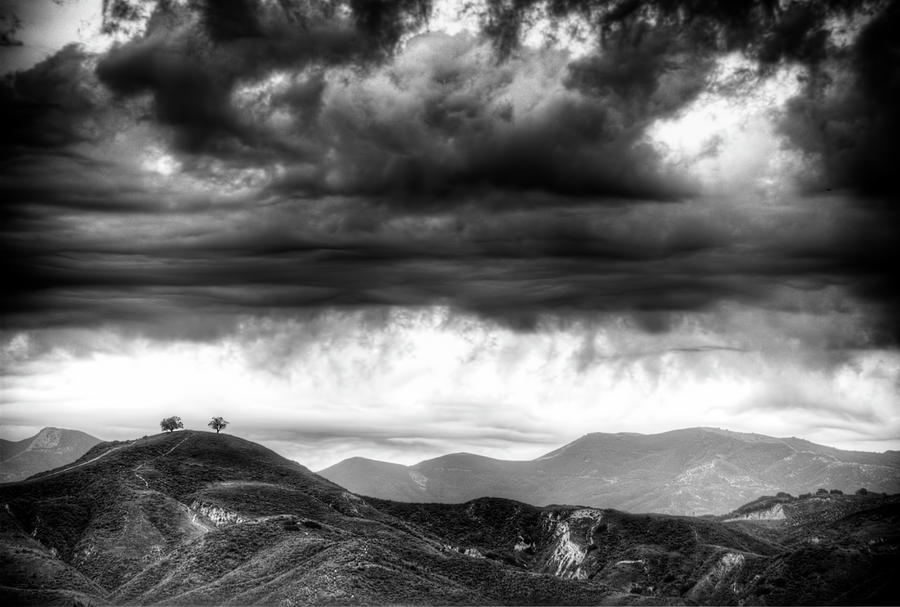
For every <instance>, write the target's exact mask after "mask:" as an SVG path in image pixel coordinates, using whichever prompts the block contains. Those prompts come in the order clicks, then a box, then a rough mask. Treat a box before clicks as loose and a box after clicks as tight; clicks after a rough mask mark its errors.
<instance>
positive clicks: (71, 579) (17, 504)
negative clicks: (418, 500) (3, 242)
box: [0, 431, 900, 605]
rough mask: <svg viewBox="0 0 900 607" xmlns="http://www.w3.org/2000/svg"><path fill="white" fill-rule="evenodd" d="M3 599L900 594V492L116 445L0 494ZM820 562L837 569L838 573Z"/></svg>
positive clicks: (491, 599)
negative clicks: (539, 496)
mask: <svg viewBox="0 0 900 607" xmlns="http://www.w3.org/2000/svg"><path fill="white" fill-rule="evenodd" d="M0 505H2V508H0V600H3V601H4V602H5V603H7V604H10V603H11V604H60V605H61V604H66V605H71V604H81V605H85V604H96V605H100V604H105V603H111V604H185V605H201V604H225V603H232V604H284V605H297V604H323V603H327V604H335V603H339V604H397V603H405V604H557V605H559V604H684V603H688V604H736V603H738V602H741V603H743V604H772V603H791V602H797V601H798V600H801V599H802V602H812V603H829V602H835V601H836V602H839V603H840V602H843V603H884V602H892V601H895V600H896V598H897V597H898V596H900V595H898V584H897V581H896V579H895V578H896V576H895V575H893V571H895V570H896V567H897V565H898V564H900V563H898V555H900V550H898V548H900V537H898V532H897V529H898V526H897V522H898V520H897V519H898V514H900V499H898V498H897V497H887V496H883V495H875V494H868V495H851V496H845V495H838V494H831V493H826V494H818V495H814V496H806V497H803V498H793V497H789V496H786V495H780V496H775V497H768V498H762V499H759V500H756V501H754V502H752V503H750V504H747V505H745V506H744V507H742V508H741V509H739V510H736V511H735V512H732V513H730V514H729V515H728V516H727V517H719V518H715V517H707V518H696V517H680V516H670V515H658V514H654V515H639V514H628V513H625V512H621V511H617V510H611V509H597V508H584V507H573V506H554V507H548V508H539V507H535V506H531V505H528V504H524V503H521V502H515V501H511V500H505V499H499V498H489V499H478V500H473V501H469V502H467V503H463V504H410V503H400V502H390V501H384V500H378V499H374V498H362V497H359V496H357V495H355V494H352V493H350V492H348V491H346V490H345V489H344V488H342V487H340V486H339V485H336V484H335V483H333V482H331V481H328V480H327V479H325V478H323V477H321V476H318V475H316V474H314V473H312V472H310V471H309V470H308V469H306V468H304V467H303V466H301V465H300V464H297V463H296V462H292V461H290V460H287V459H284V458H282V457H280V456H278V455H277V454H275V453H274V452H272V451H270V450H268V449H266V448H264V447H262V446H260V445H256V444H254V443H251V442H249V441H246V440H243V439H240V438H237V437H234V436H228V435H217V434H212V433H208V432H193V431H185V432H175V433H171V434H161V435H156V436H151V437H146V438H143V439H138V440H134V441H128V442H122V443H101V444H99V445H97V446H95V447H94V448H93V449H92V450H91V451H90V452H88V453H87V454H85V455H84V456H83V457H82V458H81V459H80V460H79V461H77V462H75V463H73V464H70V465H68V466H65V467H63V468H59V469H56V470H53V471H49V472H45V473H43V474H40V475H38V476H35V477H32V478H30V479H28V480H25V481H20V482H16V483H10V484H6V485H3V486H2V487H0ZM823 564H824V565H823Z"/></svg>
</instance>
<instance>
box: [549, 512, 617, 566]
mask: <svg viewBox="0 0 900 607" xmlns="http://www.w3.org/2000/svg"><path fill="white" fill-rule="evenodd" d="M602 520H603V512H602V511H601V510H595V509H593V508H582V509H579V510H574V511H571V512H568V513H566V512H565V511H562V512H549V513H547V514H546V515H545V517H544V520H543V522H542V525H543V528H544V531H545V533H546V534H547V535H549V536H550V538H551V539H550V541H549V546H548V549H547V550H546V552H545V554H546V557H545V559H546V560H545V561H544V562H543V564H542V566H541V567H540V569H541V570H543V571H546V572H547V573H552V574H553V575H556V576H557V577H561V578H564V579H586V578H587V577H588V572H587V571H586V569H585V568H584V567H583V565H584V562H585V559H586V558H587V555H588V552H589V551H590V549H591V547H592V545H593V541H594V540H593V534H594V530H595V529H596V528H597V526H598V525H599V523H600V522H601V521H602Z"/></svg>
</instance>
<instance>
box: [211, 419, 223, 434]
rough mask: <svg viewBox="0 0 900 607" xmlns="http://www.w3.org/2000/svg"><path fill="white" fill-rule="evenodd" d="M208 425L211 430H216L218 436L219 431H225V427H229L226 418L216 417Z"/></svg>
mask: <svg viewBox="0 0 900 607" xmlns="http://www.w3.org/2000/svg"><path fill="white" fill-rule="evenodd" d="M207 425H208V426H209V427H210V428H212V429H213V430H215V431H216V434H218V433H219V430H224V429H225V426H227V425H228V422H227V421H225V418H224V417H214V418H212V419H211V420H209V423H208V424H207Z"/></svg>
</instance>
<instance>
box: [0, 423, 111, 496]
mask: <svg viewBox="0 0 900 607" xmlns="http://www.w3.org/2000/svg"><path fill="white" fill-rule="evenodd" d="M99 442H100V439H99V438H95V437H93V436H91V435H90V434H85V433H84V432H79V431H78V430H66V429H63V428H44V429H43V430H41V431H40V432H38V433H37V434H35V435H34V436H32V437H31V438H26V439H23V440H20V441H8V440H2V439H0V483H8V482H11V481H17V480H21V479H23V478H28V477H29V476H31V475H32V474H37V473H38V472H44V471H45V470H51V469H53V468H58V467H60V466H65V465H66V464H70V463H72V462H74V461H75V460H77V459H78V458H79V457H81V456H82V455H84V454H85V453H87V451H88V450H89V449H90V448H91V447H93V446H94V445H96V444H97V443H99Z"/></svg>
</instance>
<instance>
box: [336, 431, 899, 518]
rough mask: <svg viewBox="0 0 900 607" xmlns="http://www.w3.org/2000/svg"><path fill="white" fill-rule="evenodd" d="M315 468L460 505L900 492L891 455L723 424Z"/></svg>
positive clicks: (712, 501)
mask: <svg viewBox="0 0 900 607" xmlns="http://www.w3.org/2000/svg"><path fill="white" fill-rule="evenodd" d="M319 473H320V474H322V475H323V476H324V477H326V478H330V479H332V480H334V481H335V482H338V483H340V484H341V485H343V486H346V487H347V488H349V489H350V490H352V491H354V492H356V493H359V494H361V495H368V496H372V497H378V498H381V499H395V500H401V501H412V502H430V501H436V502H445V503H459V502H464V501H467V500H470V499H475V498H478V497H503V498H508V499H515V500H518V501H523V502H526V503H530V504H534V505H538V506H542V505H547V504H554V503H569V504H583V505H586V506H595V507H609V508H620V509H623V510H627V511H630V512H663V513H669V514H723V513H726V512H729V511H730V510H733V509H734V508H737V507H738V506H740V505H741V504H743V503H746V502H748V501H750V500H752V499H754V498H756V497H757V496H759V495H765V494H769V493H771V494H774V493H777V492H779V491H787V492H792V493H803V492H808V491H815V490H816V489H818V488H820V487H828V488H837V489H841V490H843V491H846V492H852V491H855V490H856V489H859V488H861V487H866V488H868V489H870V490H873V491H879V492H882V491H886V492H889V493H894V492H897V491H900V458H898V457H897V455H896V454H895V453H892V452H886V453H868V452H858V451H844V450H840V449H835V448H833V447H827V446H824V445H817V444H815V443H812V442H809V441H806V440H804V439H798V438H794V437H791V438H777V437H771V436H766V435H763V434H756V433H744V432H733V431H730V430H724V429H721V428H683V429H679V430H672V431H668V432H663V433H659V434H639V433H634V432H620V433H614V434H607V433H600V432H591V433H588V434H585V435H583V436H581V437H579V438H578V439H576V440H574V441H572V442H571V443H568V444H566V445H563V446H562V447H559V448H558V449H554V450H552V451H550V452H548V453H545V454H544V455H541V456H540V457H537V458H535V459H533V460H530V461H510V460H501V459H495V458H489V457H484V456H480V455H475V454H460V453H454V454H450V455H445V456H441V457H436V458H432V459H428V460H425V461H422V462H419V463H417V464H415V465H412V466H401V465H399V464H388V463H386V462H377V461H376V460H366V462H365V464H364V465H362V464H361V463H360V462H359V460H344V461H342V462H339V463H338V464H335V465H334V466H330V467H328V468H325V469H324V470H321V471H320V472H319Z"/></svg>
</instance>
